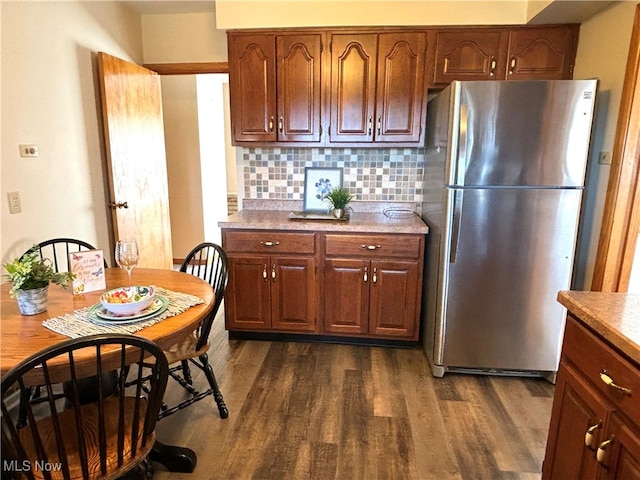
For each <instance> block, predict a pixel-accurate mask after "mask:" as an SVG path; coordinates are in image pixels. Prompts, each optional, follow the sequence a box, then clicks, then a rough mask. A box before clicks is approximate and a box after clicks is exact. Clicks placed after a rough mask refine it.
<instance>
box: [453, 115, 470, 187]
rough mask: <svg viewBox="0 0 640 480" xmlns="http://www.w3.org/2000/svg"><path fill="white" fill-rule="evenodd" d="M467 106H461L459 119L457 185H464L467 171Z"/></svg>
mask: <svg viewBox="0 0 640 480" xmlns="http://www.w3.org/2000/svg"><path fill="white" fill-rule="evenodd" d="M467 117H468V115H467V106H466V105H465V104H464V103H462V104H460V118H459V119H458V152H457V153H458V154H457V160H456V177H455V184H456V185H460V186H462V185H464V177H465V173H466V170H467Z"/></svg>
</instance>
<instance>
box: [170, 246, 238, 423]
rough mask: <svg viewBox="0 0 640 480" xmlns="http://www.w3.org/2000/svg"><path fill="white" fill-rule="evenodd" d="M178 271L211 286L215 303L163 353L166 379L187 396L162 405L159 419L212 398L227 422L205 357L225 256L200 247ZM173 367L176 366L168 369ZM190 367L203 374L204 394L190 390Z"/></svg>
mask: <svg viewBox="0 0 640 480" xmlns="http://www.w3.org/2000/svg"><path fill="white" fill-rule="evenodd" d="M180 271H181V272H185V273H189V274H191V275H195V276H197V277H200V278H202V279H203V280H205V281H206V282H208V283H209V284H211V287H212V288H213V291H214V295H215V299H214V305H213V309H212V310H211V312H210V313H209V315H208V316H207V317H206V318H205V320H204V321H203V323H202V324H201V325H200V326H199V327H198V329H197V330H196V331H195V332H193V334H192V335H190V336H188V337H186V338H185V339H184V340H183V341H182V342H180V343H179V344H176V345H174V346H173V347H171V348H170V349H168V350H165V352H164V353H165V355H166V356H167V360H168V361H169V365H170V368H169V375H170V377H171V378H173V379H174V380H176V381H177V382H178V383H179V384H180V385H182V387H183V388H184V389H185V390H186V391H187V392H188V393H189V396H188V398H187V399H185V400H184V401H182V402H180V403H178V404H177V405H174V406H172V407H169V406H167V405H164V406H163V408H162V411H161V412H160V416H159V418H164V417H167V416H169V415H172V414H173V413H175V412H177V411H178V410H181V409H183V408H185V407H187V406H188V405H191V404H192V403H194V402H197V401H198V400H202V399H203V398H206V397H208V396H209V395H212V394H213V398H214V399H215V401H216V404H217V405H218V411H219V412H220V417H221V418H227V417H228V416H229V410H228V409H227V406H226V404H225V403H224V400H223V398H222V393H220V388H219V387H218V382H217V381H216V377H215V375H214V373H213V369H212V368H211V365H210V364H209V357H208V355H207V350H209V334H210V332H211V326H212V325H213V321H214V320H215V318H216V314H217V313H218V309H219V308H220V304H221V303H222V299H223V297H224V292H225V289H226V288H227V283H228V281H229V270H228V260H227V255H226V254H225V252H224V250H223V249H222V247H220V246H219V245H216V244H215V243H208V242H205V243H201V244H200V245H198V246H196V247H195V248H194V249H193V250H191V252H189V254H188V255H187V258H185V260H184V262H183V263H182V265H181V266H180ZM174 364H177V365H175V366H171V365H174ZM190 365H195V366H196V367H198V368H199V369H200V370H202V371H203V372H204V374H205V376H206V378H207V381H208V383H209V388H208V389H207V390H205V391H203V392H200V391H198V390H197V389H196V388H195V387H194V386H193V379H192V377H191V371H190Z"/></svg>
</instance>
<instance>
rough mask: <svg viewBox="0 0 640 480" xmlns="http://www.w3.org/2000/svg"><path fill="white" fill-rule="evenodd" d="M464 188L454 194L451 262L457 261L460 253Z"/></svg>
mask: <svg viewBox="0 0 640 480" xmlns="http://www.w3.org/2000/svg"><path fill="white" fill-rule="evenodd" d="M463 194H464V190H463V189H461V188H460V189H458V190H456V191H455V192H454V194H453V219H452V222H451V242H450V245H451V249H450V250H449V263H456V255H457V253H458V240H459V239H460V222H461V221H462V196H463Z"/></svg>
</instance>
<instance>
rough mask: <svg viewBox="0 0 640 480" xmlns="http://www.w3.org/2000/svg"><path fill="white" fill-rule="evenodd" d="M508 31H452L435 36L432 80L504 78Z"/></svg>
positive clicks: (442, 81)
mask: <svg viewBox="0 0 640 480" xmlns="http://www.w3.org/2000/svg"><path fill="white" fill-rule="evenodd" d="M507 39H508V32H506V31H500V30H472V29H467V30H455V31H444V32H438V34H437V35H436V60H435V72H434V79H433V81H434V83H436V84H449V83H451V82H452V81H454V80H504V78H505V57H506V53H507V48H506V47H507Z"/></svg>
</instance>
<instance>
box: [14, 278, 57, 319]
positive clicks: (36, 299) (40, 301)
mask: <svg viewBox="0 0 640 480" xmlns="http://www.w3.org/2000/svg"><path fill="white" fill-rule="evenodd" d="M48 293H49V285H46V286H44V287H41V288H33V289H31V290H17V291H16V300H18V308H20V313H22V315H37V314H38V313H42V312H44V311H45V310H46V309H47V298H48Z"/></svg>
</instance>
